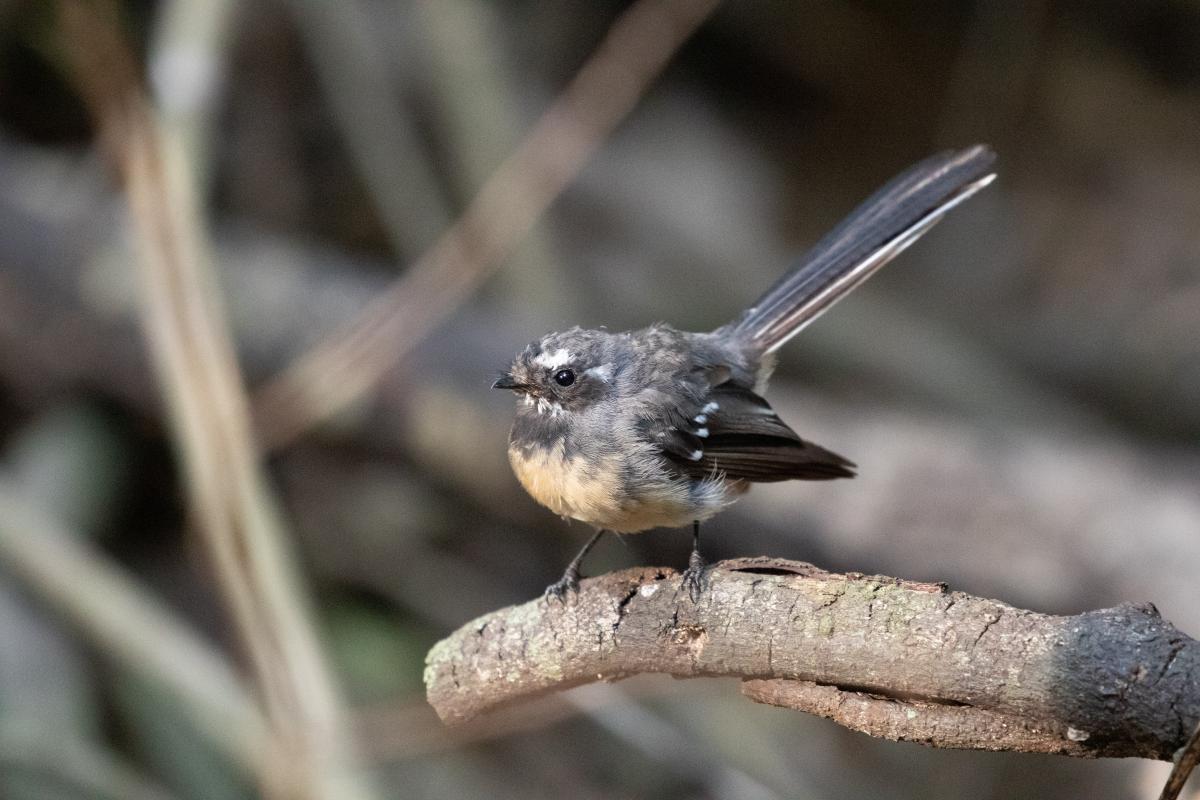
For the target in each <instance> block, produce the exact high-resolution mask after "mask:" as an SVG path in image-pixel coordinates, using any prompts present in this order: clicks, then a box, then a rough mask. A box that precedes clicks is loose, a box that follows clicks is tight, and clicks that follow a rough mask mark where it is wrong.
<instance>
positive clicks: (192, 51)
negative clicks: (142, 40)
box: [149, 0, 235, 197]
mask: <svg viewBox="0 0 1200 800" xmlns="http://www.w3.org/2000/svg"><path fill="white" fill-rule="evenodd" d="M234 11H235V4H234V3H233V1H232V0H205V2H203V3H197V2H194V1H193V0H170V2H167V3H163V4H162V7H161V8H160V9H159V10H158V13H157V15H156V24H155V29H154V38H153V41H152V43H151V48H150V58H149V72H150V80H151V83H152V87H153V90H154V98H155V102H156V105H157V108H158V111H159V119H160V120H161V124H162V127H163V129H164V131H167V132H168V135H169V136H171V137H173V138H176V139H178V140H179V141H180V143H181V146H182V149H183V151H184V155H185V158H186V160H187V163H188V164H190V165H191V167H192V174H193V180H194V181H195V186H196V194H197V196H199V197H203V196H205V194H207V187H208V182H209V180H210V178H211V170H210V169H209V160H210V159H209V155H210V153H209V151H210V149H211V144H212V143H211V138H212V126H213V121H214V118H215V116H216V114H215V107H216V103H217V100H218V99H219V95H220V93H221V90H222V89H223V87H224V84H225V81H224V78H225V70H226V63H225V47H226V46H227V45H228V43H229V36H228V33H229V30H230V27H231V25H232V21H233V16H234Z"/></svg>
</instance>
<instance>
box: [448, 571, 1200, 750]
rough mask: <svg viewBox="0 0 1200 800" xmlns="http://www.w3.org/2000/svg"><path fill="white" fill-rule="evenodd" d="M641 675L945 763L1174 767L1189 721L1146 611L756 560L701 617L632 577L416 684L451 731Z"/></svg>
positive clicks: (1194, 667) (463, 641) (594, 582)
mask: <svg viewBox="0 0 1200 800" xmlns="http://www.w3.org/2000/svg"><path fill="white" fill-rule="evenodd" d="M640 673H665V674H670V675H674V676H676V677H719V676H726V677H727V676H735V677H740V678H742V679H744V680H745V681H746V683H745V684H744V692H745V693H746V694H747V695H748V696H750V697H751V698H753V699H755V700H758V701H761V702H768V703H772V704H775V705H784V706H788V707H793V708H799V709H801V710H804V711H809V712H812V713H817V714H820V715H822V716H826V717H828V718H830V719H834V720H835V721H837V722H840V723H842V724H844V725H846V726H847V727H850V728H853V729H855V730H859V731H862V732H864V733H868V734H871V735H874V736H882V737H885V738H891V739H903V740H910V741H918V742H923V743H926V744H930V745H933V746H939V747H960V748H973V749H987V750H1020V751H1027V752H1040V753H1062V754H1066V755H1075V756H1090V757H1097V756H1141V757H1146V758H1157V759H1170V758H1171V756H1172V754H1173V753H1174V752H1175V751H1176V750H1177V749H1178V748H1179V747H1181V746H1183V744H1184V743H1185V741H1186V740H1187V737H1188V734H1189V733H1190V731H1191V730H1192V727H1193V726H1194V725H1195V724H1196V722H1197V721H1198V720H1200V685H1198V681H1200V643H1197V642H1196V641H1195V640H1193V639H1191V638H1189V637H1187V636H1185V635H1184V634H1182V633H1180V632H1179V631H1178V630H1177V629H1176V628H1175V627H1174V626H1172V625H1171V624H1170V623H1169V622H1167V621H1165V620H1163V619H1162V618H1161V617H1160V616H1159V615H1158V612H1157V610H1155V609H1154V607H1153V606H1150V605H1122V606H1119V607H1117V608H1111V609H1104V610H1099V611H1090V612H1086V613H1083V614H1079V615H1076V616H1069V617H1062V616H1051V615H1046V614H1039V613H1036V612H1033V611H1025V610H1022V609H1018V608H1013V607H1012V606H1009V605H1006V604H1004V603H1001V602H998V601H995V600H988V599H984V598H979V597H973V596H970V595H967V594H963V593H962V592H954V591H949V590H948V589H947V588H946V587H945V586H944V585H942V584H929V583H915V582H911V581H904V580H899V579H896V578H887V577H879V576H866V575H860V574H857V573H848V574H834V573H828V572H824V571H823V570H820V569H818V568H817V567H814V566H812V565H810V564H804V563H801V562H794V561H781V560H773V559H761V558H760V559H739V560H735V561H725V562H721V563H719V564H716V565H714V566H713V568H712V569H711V571H710V572H709V586H708V589H707V591H706V592H705V593H704V595H703V596H702V597H701V598H700V600H699V602H698V603H693V602H692V601H691V599H690V598H689V597H688V594H687V592H686V591H685V590H682V589H681V586H680V580H679V576H678V574H677V573H675V572H674V571H673V570H669V569H652V568H638V569H631V570H624V571H621V572H615V573H612V574H609V575H604V576H601V577H597V578H591V579H588V580H585V581H584V582H583V584H582V587H581V590H580V592H579V594H578V595H576V596H574V597H572V598H571V599H570V601H569V602H568V603H567V604H566V605H562V604H559V603H557V602H547V601H545V600H541V599H539V600H534V601H530V602H528V603H525V604H523V605H520V606H513V607H509V608H505V609H501V610H499V611H495V612H492V613H490V614H487V615H485V616H483V617H480V618H478V619H476V620H474V621H473V622H470V623H468V624H467V625H464V626H463V627H462V628H460V629H459V630H458V631H456V632H455V633H454V634H452V635H451V636H450V637H448V638H447V639H445V640H443V641H441V642H439V643H438V644H437V645H435V646H434V648H433V649H432V650H431V651H430V653H429V656H428V659H427V666H426V672H425V683H426V687H427V692H428V698H429V702H430V703H431V704H432V705H433V707H434V709H435V710H436V711H437V712H438V714H439V716H440V717H441V718H442V719H443V720H444V721H445V722H447V723H455V722H462V721H465V720H468V719H471V718H472V717H474V716H477V715H478V714H481V713H484V712H486V711H489V710H491V709H494V708H498V707H501V706H504V705H508V704H512V703H517V702H520V701H521V700H524V699H528V698H530V697H534V696H537V695H540V694H543V693H545V692H549V691H555V690H561V689H566V688H569V687H572V686H577V685H580V684H583V683H588V682H591V681H596V680H609V681H612V680H618V679H620V678H624V677H628V676H630V675H634V674H640Z"/></svg>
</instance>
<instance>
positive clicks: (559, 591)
mask: <svg viewBox="0 0 1200 800" xmlns="http://www.w3.org/2000/svg"><path fill="white" fill-rule="evenodd" d="M603 535H604V530H603V529H601V530H598V531H596V532H595V533H594V534H592V538H590V539H588V542H587V544H585V545H584V546H583V549H582V550H580V551H579V552H578V553H577V554H576V555H575V557H574V558H572V559H571V563H569V564H567V568H566V569H565V570H563V576H562V577H561V578H559V579H558V580H557V581H555V582H554V583H552V584H550V585H549V586H547V587H546V591H545V592H543V593H542V594H543V596H544V597H545V598H546V599H547V600H549V599H550V598H551V597H553V598H555V599H556V600H558V601H559V602H560V603H566V596H567V592H569V591H570V592H578V591H579V565H580V564H582V563H583V557H584V556H586V555H587V554H588V551H589V550H591V549H592V548H593V547H595V546H596V542H598V541H600V537H601V536H603Z"/></svg>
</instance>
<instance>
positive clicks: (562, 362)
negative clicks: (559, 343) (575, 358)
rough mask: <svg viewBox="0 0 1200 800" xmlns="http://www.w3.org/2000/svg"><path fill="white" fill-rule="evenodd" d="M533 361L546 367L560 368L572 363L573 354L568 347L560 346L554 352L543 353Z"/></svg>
mask: <svg viewBox="0 0 1200 800" xmlns="http://www.w3.org/2000/svg"><path fill="white" fill-rule="evenodd" d="M533 363H535V364H537V365H539V366H542V367H545V368H546V369H558V368H559V367H565V366H566V365H567V364H570V363H571V354H570V353H568V352H567V348H565V347H560V348H558V349H557V350H555V351H554V352H553V353H541V354H540V355H538V356H536V357H535V358H534V359H533Z"/></svg>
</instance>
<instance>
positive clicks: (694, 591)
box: [680, 561, 708, 603]
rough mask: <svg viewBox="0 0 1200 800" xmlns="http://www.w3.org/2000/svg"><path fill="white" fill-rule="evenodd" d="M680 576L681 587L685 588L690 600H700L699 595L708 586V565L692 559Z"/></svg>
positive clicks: (695, 601) (696, 601) (694, 601)
mask: <svg viewBox="0 0 1200 800" xmlns="http://www.w3.org/2000/svg"><path fill="white" fill-rule="evenodd" d="M680 577H681V579H682V584H683V588H685V589H687V592H688V596H689V597H691V598H692V602H693V603H698V602H700V595H701V594H703V593H704V590H705V589H707V588H708V567H707V566H705V564H704V563H703V562H699V563H697V562H695V561H693V562H692V563H691V564H690V565H689V566H688V568H687V569H685V570H684V571H683V575H681V576H680Z"/></svg>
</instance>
